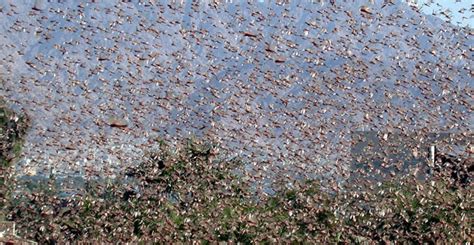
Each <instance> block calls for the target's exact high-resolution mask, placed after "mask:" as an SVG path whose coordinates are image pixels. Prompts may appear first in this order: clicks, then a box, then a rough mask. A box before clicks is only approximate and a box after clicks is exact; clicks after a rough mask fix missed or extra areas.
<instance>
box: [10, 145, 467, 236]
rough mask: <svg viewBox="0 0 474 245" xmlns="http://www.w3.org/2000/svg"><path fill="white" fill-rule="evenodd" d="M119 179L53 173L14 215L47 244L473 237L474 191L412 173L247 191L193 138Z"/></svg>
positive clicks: (237, 166)
mask: <svg viewBox="0 0 474 245" xmlns="http://www.w3.org/2000/svg"><path fill="white" fill-rule="evenodd" d="M162 148H163V149H162V150H161V151H160V152H156V153H150V154H148V157H147V161H145V162H144V163H142V164H141V165H139V166H138V167H135V168H130V169H128V170H127V171H126V173H125V174H124V176H123V177H121V178H119V179H115V180H102V181H98V180H96V181H92V180H90V181H89V182H88V183H87V190H85V191H84V193H78V194H76V195H72V196H68V197H66V198H65V197H60V196H61V195H60V193H59V192H60V190H58V189H57V187H58V185H57V184H55V180H54V178H52V179H50V180H49V182H48V183H44V184H43V185H42V186H37V187H31V188H33V191H31V192H25V193H24V195H18V196H17V197H15V198H14V199H13V200H12V203H11V205H10V213H9V218H10V219H11V220H13V221H15V222H16V223H17V226H18V230H19V231H21V232H22V234H21V235H22V236H24V237H26V238H31V239H35V240H37V241H38V242H41V243H51V242H66V241H87V242H91V241H92V242H99V241H100V242H118V241H123V242H125V241H127V242H139V241H141V242H158V241H159V242H192V241H197V242H202V243H207V242H217V241H233V242H241V243H251V242H271V243H273V242H283V243H286V242H317V243H321V242H322V243H339V242H343V243H367V242H383V241H401V242H430V243H431V242H449V243H451V242H470V241H471V240H472V236H471V234H472V222H471V217H472V211H473V208H472V207H473V205H472V204H473V203H472V200H473V198H472V189H471V187H469V186H468V187H466V188H453V187H452V186H451V185H450V184H449V182H447V181H445V180H443V179H431V180H427V181H419V180H415V179H413V178H410V177H405V178H401V179H397V180H396V181H395V180H394V181H387V182H386V183H383V184H379V185H376V186H373V187H370V188H365V189H362V190H359V189H357V190H356V189H348V188H346V189H344V190H343V191H339V192H332V193H331V192H327V191H325V190H323V189H322V188H321V186H322V184H321V183H320V182H318V181H316V180H306V181H298V182H294V183H292V188H287V187H285V186H287V185H285V184H283V183H280V184H279V185H278V186H274V189H275V190H276V194H274V195H263V194H258V193H254V192H251V191H249V190H251V189H252V188H251V187H252V185H253V184H252V183H247V182H246V181H244V179H245V178H243V176H242V175H243V173H244V169H243V164H242V162H241V161H238V160H235V159H233V160H222V159H220V158H218V157H217V155H216V147H215V146H214V145H212V144H206V143H197V142H195V141H189V142H187V143H186V144H185V146H184V147H178V149H177V150H176V151H171V150H170V147H167V146H166V145H165V144H163V147H162Z"/></svg>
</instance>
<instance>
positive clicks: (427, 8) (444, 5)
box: [418, 0, 474, 28]
mask: <svg viewBox="0 0 474 245" xmlns="http://www.w3.org/2000/svg"><path fill="white" fill-rule="evenodd" d="M430 2H431V3H430ZM427 3H430V4H428V5H425V4H427ZM418 5H419V6H420V7H421V10H422V11H423V12H424V13H427V14H433V13H438V14H436V16H438V17H440V18H442V19H445V20H446V17H444V16H443V15H441V14H439V13H441V12H442V11H446V10H448V12H447V14H448V15H450V16H451V17H452V18H451V22H452V23H453V24H456V25H461V26H466V25H467V26H470V27H471V28H472V27H474V16H473V12H472V10H471V8H472V7H474V1H471V0H418ZM463 9H464V11H462V10H463ZM459 11H461V12H462V13H460V12H459Z"/></svg>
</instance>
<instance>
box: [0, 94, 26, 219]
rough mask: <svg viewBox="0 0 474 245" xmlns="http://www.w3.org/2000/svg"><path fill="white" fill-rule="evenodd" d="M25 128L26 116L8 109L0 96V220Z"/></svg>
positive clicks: (9, 190) (8, 193)
mask: <svg viewBox="0 0 474 245" xmlns="http://www.w3.org/2000/svg"><path fill="white" fill-rule="evenodd" d="M27 128H28V120H27V118H26V117H25V116H18V115H17V114H15V113H14V112H13V111H11V110H9V109H8V108H7V106H6V104H5V102H4V101H3V100H2V99H1V98H0V221H2V220H3V216H4V215H3V212H2V210H3V208H4V205H5V203H6V200H7V199H9V197H10V193H11V185H9V183H10V182H11V176H10V168H11V167H12V165H13V162H14V161H15V159H16V158H17V157H18V156H19V154H20V153H21V147H22V144H23V137H24V135H25V133H26V130H27Z"/></svg>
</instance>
